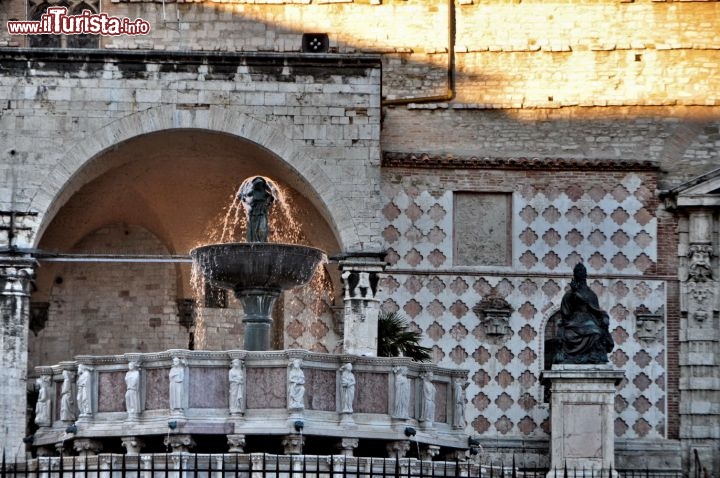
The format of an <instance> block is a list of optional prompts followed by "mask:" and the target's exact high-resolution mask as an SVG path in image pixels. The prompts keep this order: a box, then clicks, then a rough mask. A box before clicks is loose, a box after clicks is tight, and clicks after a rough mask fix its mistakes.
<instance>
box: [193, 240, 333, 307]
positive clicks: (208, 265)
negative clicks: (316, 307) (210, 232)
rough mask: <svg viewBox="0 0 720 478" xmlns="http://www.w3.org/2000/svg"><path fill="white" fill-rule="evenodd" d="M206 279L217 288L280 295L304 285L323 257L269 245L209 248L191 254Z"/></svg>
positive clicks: (236, 244)
mask: <svg viewBox="0 0 720 478" xmlns="http://www.w3.org/2000/svg"><path fill="white" fill-rule="evenodd" d="M190 255H191V256H192V258H193V260H194V261H195V262H196V263H197V264H198V266H199V268H200V271H201V272H202V274H203V276H204V277H205V279H206V280H207V281H208V282H210V283H211V284H212V285H214V286H216V287H221V288H223V289H231V290H233V291H235V294H236V295H238V296H240V295H242V293H243V292H244V291H249V290H266V291H274V292H276V293H279V292H281V291H283V290H286V289H292V288H294V287H299V286H301V285H304V284H307V283H308V282H309V281H310V279H312V276H313V273H314V272H315V268H316V267H317V265H318V264H319V263H320V261H322V260H323V258H324V257H325V253H324V252H323V251H321V250H320V249H315V248H314V247H308V246H299V245H296V244H276V243H269V242H231V243H225V244H209V245H207V246H202V247H198V248H195V249H193V250H192V251H190Z"/></svg>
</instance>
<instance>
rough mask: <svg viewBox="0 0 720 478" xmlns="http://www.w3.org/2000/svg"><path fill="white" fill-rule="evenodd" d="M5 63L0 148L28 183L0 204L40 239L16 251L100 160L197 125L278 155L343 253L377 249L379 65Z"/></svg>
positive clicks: (90, 56) (214, 57)
mask: <svg viewBox="0 0 720 478" xmlns="http://www.w3.org/2000/svg"><path fill="white" fill-rule="evenodd" d="M2 55H3V58H2V62H3V65H4V67H5V69H4V70H3V73H1V74H0V94H2V98H0V103H2V104H3V105H8V109H6V110H5V111H4V113H3V115H2V117H0V144H4V145H8V146H9V147H10V148H12V151H13V154H14V158H15V159H14V164H15V165H16V166H15V167H14V170H13V171H14V174H15V175H16V176H17V184H18V185H21V186H18V187H17V188H16V190H15V191H14V193H13V194H11V195H8V197H6V198H5V197H4V198H3V199H5V201H4V202H3V204H2V205H3V207H4V208H6V209H8V210H10V209H18V210H21V211H28V210H29V211H32V212H37V213H38V217H36V218H34V220H35V225H36V227H35V235H34V237H32V236H28V235H27V234H25V235H24V236H23V237H21V238H19V240H20V239H22V241H21V242H18V245H20V246H25V247H27V246H32V245H33V243H34V241H35V240H36V239H37V238H38V236H37V232H38V230H42V229H43V227H44V226H43V225H40V226H38V225H39V224H43V219H47V217H46V216H45V215H46V214H47V213H48V209H49V208H51V203H52V208H57V207H59V206H60V204H61V203H62V202H64V200H61V201H60V202H57V201H56V202H55V203H53V200H54V199H57V197H56V195H57V194H59V193H60V191H61V189H62V188H63V186H64V184H65V183H66V182H67V181H68V180H69V179H70V177H71V176H73V174H76V173H77V171H78V170H79V169H80V168H81V167H82V166H83V165H84V164H85V163H86V162H87V161H89V160H90V159H92V157H93V156H95V155H97V154H100V153H101V152H103V151H104V150H106V149H108V148H111V147H112V146H113V145H115V144H117V143H118V142H121V141H123V140H125V139H129V138H132V137H134V136H138V135H141V134H146V133H150V132H153V131H160V130H164V129H173V128H200V129H207V130H215V131H222V132H226V133H229V134H232V135H236V136H239V137H241V138H244V139H248V140H250V141H253V142H255V143H257V144H259V145H261V146H263V147H265V148H266V149H268V150H270V151H272V152H274V153H275V154H276V155H277V156H279V157H280V158H282V159H283V160H285V161H287V162H288V163H289V164H290V165H291V167H293V168H294V169H295V170H296V171H298V173H299V174H300V176H302V177H304V178H305V180H306V181H307V183H309V184H312V185H313V187H314V188H315V190H316V191H317V194H318V195H319V196H320V197H321V198H322V199H323V200H324V201H325V204H324V207H325V208H326V209H327V210H328V211H329V212H330V215H331V216H333V219H332V221H334V222H335V224H334V226H335V228H336V230H337V233H338V234H339V236H340V237H341V238H342V243H343V247H346V248H350V249H352V248H355V249H359V248H368V247H370V248H372V247H376V248H377V247H379V242H380V241H379V237H378V233H377V232H376V231H378V229H379V226H378V219H377V214H376V211H377V210H378V209H379V201H378V194H377V192H378V191H379V171H378V169H377V168H370V167H369V166H371V165H377V164H379V160H380V149H379V134H380V105H379V94H380V69H379V67H380V63H379V59H378V58H376V57H357V56H356V57H343V56H333V57H329V56H321V57H318V56H314V57H312V59H310V58H307V57H306V58H303V57H294V58H290V57H287V56H283V55H272V54H246V55H239V54H233V55H228V54H223V55H218V54H202V53H198V54H174V55H173V54H168V53H161V54H158V53H153V54H142V53H119V52H118V53H116V52H107V51H106V52H99V51H95V52H88V53H81V54H78V53H64V52H62V51H60V52H54V53H47V52H45V53H42V52H33V51H27V52H25V53H23V54H18V52H17V51H9V50H6V51H5V52H4V53H3V54H2ZM18 75H19V76H23V77H24V78H25V80H23V82H22V84H21V83H18V82H17V76H18ZM50 96H52V97H53V98H54V99H53V100H50V99H49V98H50ZM3 154H7V151H4V152H3ZM320 159H321V160H320ZM349 173H351V174H349ZM83 174H85V173H80V176H79V177H78V176H75V180H77V181H78V183H77V185H78V186H79V185H81V184H83V183H84V182H86V181H88V180H90V179H92V177H86V176H83ZM89 174H93V173H89ZM76 187H77V186H76ZM71 192H72V191H69V190H68V189H67V188H66V189H65V190H64V194H68V193H71ZM333 210H334V211H335V212H332V211H333ZM50 212H51V215H52V214H54V212H55V209H51V211H50ZM45 224H46V223H45ZM373 244H374V246H373Z"/></svg>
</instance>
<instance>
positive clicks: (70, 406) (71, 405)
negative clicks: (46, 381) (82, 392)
mask: <svg viewBox="0 0 720 478" xmlns="http://www.w3.org/2000/svg"><path fill="white" fill-rule="evenodd" d="M73 375H75V374H74V373H73V372H72V371H70V370H63V372H62V376H63V383H62V387H61V388H60V420H62V421H64V422H74V421H75V418H76V416H75V396H74V394H73V378H74V377H73Z"/></svg>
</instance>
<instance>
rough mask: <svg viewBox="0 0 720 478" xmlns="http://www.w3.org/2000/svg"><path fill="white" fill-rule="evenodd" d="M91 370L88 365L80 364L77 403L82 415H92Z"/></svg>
mask: <svg viewBox="0 0 720 478" xmlns="http://www.w3.org/2000/svg"><path fill="white" fill-rule="evenodd" d="M91 370H92V369H91V368H90V367H88V366H87V365H84V364H80V365H78V379H77V403H78V408H79V409H80V416H86V415H92V395H91V393H90V391H91V388H90V387H91V385H92V384H91V377H92V376H91V374H90V372H91Z"/></svg>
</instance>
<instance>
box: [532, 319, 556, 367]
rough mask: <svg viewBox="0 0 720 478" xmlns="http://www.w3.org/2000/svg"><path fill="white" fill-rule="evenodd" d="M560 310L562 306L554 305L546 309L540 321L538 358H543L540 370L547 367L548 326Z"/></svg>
mask: <svg viewBox="0 0 720 478" xmlns="http://www.w3.org/2000/svg"><path fill="white" fill-rule="evenodd" d="M559 312H560V306H559V305H553V306H552V307H550V308H549V309H548V310H547V311H545V314H544V315H543V318H542V320H541V321H540V330H539V332H540V333H539V334H538V337H537V341H538V344H537V350H538V358H539V359H540V360H541V362H540V370H546V369H547V363H546V361H545V339H546V335H547V328H548V326H549V325H550V322H551V321H553V320H555V316H556V314H558V313H559Z"/></svg>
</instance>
